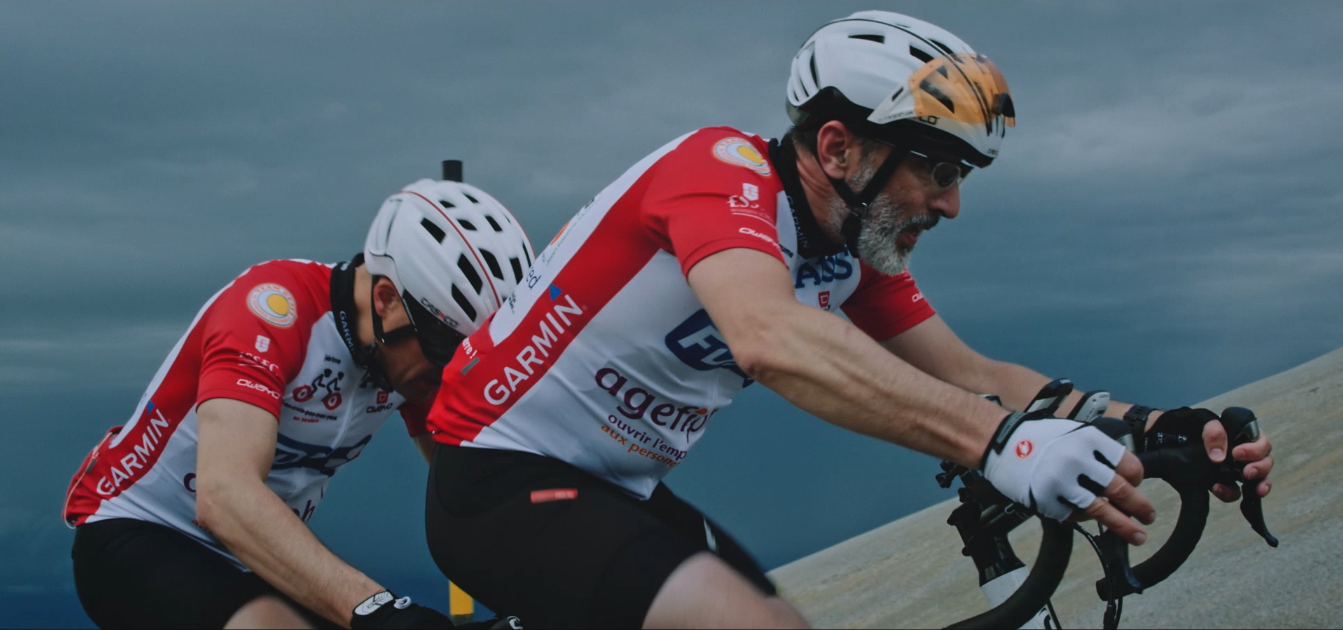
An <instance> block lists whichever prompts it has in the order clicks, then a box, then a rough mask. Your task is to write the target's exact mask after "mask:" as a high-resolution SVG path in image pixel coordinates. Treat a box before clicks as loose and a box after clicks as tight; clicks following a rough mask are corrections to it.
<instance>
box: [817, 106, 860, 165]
mask: <svg viewBox="0 0 1343 630" xmlns="http://www.w3.org/2000/svg"><path fill="white" fill-rule="evenodd" d="M858 148H859V147H858V139H857V138H856V137H854V135H853V133H852V132H850V131H849V128H848V127H846V126H845V125H844V123H842V122H840V121H838V120H832V121H830V122H827V123H825V124H824V125H821V128H820V129H818V130H816V158H817V159H818V160H819V161H820V163H821V169H822V170H824V171H825V174H826V176H828V177H830V178H832V179H844V178H845V177H846V176H847V175H848V173H849V166H850V165H851V164H853V162H854V161H856V160H857V157H858V156H857V155H856V154H855V153H854V152H855V151H856V150H858ZM851 154H852V155H851Z"/></svg>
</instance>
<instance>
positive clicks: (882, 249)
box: [858, 194, 937, 276]
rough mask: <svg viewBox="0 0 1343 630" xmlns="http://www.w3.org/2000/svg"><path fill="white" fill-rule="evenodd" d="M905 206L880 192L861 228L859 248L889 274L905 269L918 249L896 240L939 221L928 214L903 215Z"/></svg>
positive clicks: (869, 208)
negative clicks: (902, 216) (906, 217)
mask: <svg viewBox="0 0 1343 630" xmlns="http://www.w3.org/2000/svg"><path fill="white" fill-rule="evenodd" d="M901 210H902V209H901V207H900V205H899V204H897V203H892V202H891V201H890V200H888V199H886V195H884V194H882V195H878V196H877V198H876V199H874V200H872V203H870V204H868V206H867V216H866V217H863V227H862V229H861V230H859V232H858V251H859V252H860V253H861V254H862V255H863V262H865V263H867V264H868V265H869V266H871V267H872V268H873V269H876V270H877V271H879V272H881V273H884V274H886V275H888V276H894V275H896V274H901V273H904V272H905V270H907V269H908V268H909V256H910V254H911V253H912V252H913V251H914V249H913V248H905V247H903V246H901V245H900V244H899V243H898V242H896V239H897V238H899V236H900V234H902V233H904V232H907V231H908V232H913V231H921V230H927V229H929V228H932V227H933V226H934V225H937V219H935V218H932V217H928V216H924V215H920V216H917V217H910V218H908V219H904V218H901V215H902V214H903V212H901Z"/></svg>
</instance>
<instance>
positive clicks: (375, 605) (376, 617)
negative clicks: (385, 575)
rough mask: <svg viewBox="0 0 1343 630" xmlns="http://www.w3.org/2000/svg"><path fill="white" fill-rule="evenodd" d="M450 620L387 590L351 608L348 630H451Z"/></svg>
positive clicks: (431, 609) (435, 611)
mask: <svg viewBox="0 0 1343 630" xmlns="http://www.w3.org/2000/svg"><path fill="white" fill-rule="evenodd" d="M451 627H453V625H452V620H451V619H448V618H447V616H445V615H444V614H443V613H440V612H438V611H437V610H434V609H433V608H427V607H425V606H420V605H419V604H412V603H411V601H410V598H409V597H402V598H400V599H398V598H397V597H396V595H393V594H392V592H391V591H379V592H378V593H376V594H374V595H373V596H371V597H369V598H368V599H366V600H364V601H362V602H360V603H359V605H358V606H355V608H354V614H353V616H351V617H350V629H351V630H364V629H365V628H367V629H370V630H372V629H377V628H388V629H398V630H399V629H402V628H451Z"/></svg>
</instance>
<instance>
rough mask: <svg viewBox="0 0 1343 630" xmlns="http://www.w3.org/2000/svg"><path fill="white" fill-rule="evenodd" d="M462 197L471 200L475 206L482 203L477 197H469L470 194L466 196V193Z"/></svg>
mask: <svg viewBox="0 0 1343 630" xmlns="http://www.w3.org/2000/svg"><path fill="white" fill-rule="evenodd" d="M462 196H463V197H466V198H467V199H469V200H470V201H471V203H474V204H479V203H480V200H479V199H476V198H475V197H472V196H471V195H468V194H466V193H462Z"/></svg>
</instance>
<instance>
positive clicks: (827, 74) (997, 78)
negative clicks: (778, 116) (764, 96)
mask: <svg viewBox="0 0 1343 630" xmlns="http://www.w3.org/2000/svg"><path fill="white" fill-rule="evenodd" d="M834 92H838V94H839V95H840V96H842V97H843V99H845V100H847V101H848V103H851V104H852V106H857V107H858V108H861V111H862V112H864V113H866V114H867V115H866V116H865V118H866V120H867V121H868V122H870V123H872V124H874V125H888V124H890V123H895V122H899V121H906V120H908V121H913V122H915V123H918V124H921V125H924V126H925V127H927V128H930V129H936V130H937V131H941V132H943V133H945V134H948V135H949V136H951V137H953V138H955V139H957V140H959V141H961V142H963V143H964V144H965V145H968V147H969V148H970V149H972V150H973V151H974V152H976V153H978V154H979V155H978V156H974V158H975V159H974V160H973V161H975V162H979V163H981V164H980V165H987V163H988V162H991V161H992V160H993V159H994V158H996V157H997V156H998V150H999V148H1000V147H1001V145H1002V139H1003V135H1004V134H1005V133H1006V127H1011V126H1013V125H1015V112H1014V111H1013V107H1012V101H1011V94H1010V92H1009V91H1008V88H1007V82H1006V80H1004V79H1003V77H1002V73H1001V72H999V71H998V69H997V67H996V66H994V65H993V62H991V61H989V60H988V58H987V57H984V56H983V55H979V54H977V53H975V51H974V49H972V48H970V46H969V45H968V44H966V43H965V42H964V41H962V40H961V39H960V38H959V37H956V36H955V35H953V34H951V33H950V32H948V31H946V30H945V29H942V28H940V27H938V26H935V25H933V24H929V23H927V22H924V21H922V20H918V19H914V18H912V17H909V16H906V15H901V14H899V13H892V12H889V11H860V12H858V13H854V14H853V15H850V16H848V17H845V18H841V19H838V20H835V21H833V22H830V23H829V24H826V25H825V26H822V27H821V28H820V29H818V30H817V31H816V32H815V33H812V35H811V37H809V38H808V39H807V41H806V43H804V44H803V45H802V49H801V50H799V51H798V53H797V55H796V56H795V57H793V65H792V70H791V72H790V76H789V78H788V114H789V117H790V118H791V119H792V120H793V123H794V124H802V123H803V122H805V121H806V120H807V118H808V117H809V115H810V114H811V113H813V112H814V111H817V110H818V109H820V108H822V107H824V106H825V105H826V103H824V102H823V101H826V100H827V97H831V96H833V93H834ZM818 97H820V98H818ZM932 135H934V136H935V135H936V134H932Z"/></svg>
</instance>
